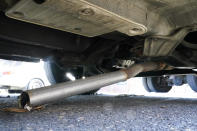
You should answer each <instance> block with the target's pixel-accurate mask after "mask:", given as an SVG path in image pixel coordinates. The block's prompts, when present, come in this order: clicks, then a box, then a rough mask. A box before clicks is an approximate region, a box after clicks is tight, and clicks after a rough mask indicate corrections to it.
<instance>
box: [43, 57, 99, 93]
mask: <svg viewBox="0 0 197 131" xmlns="http://www.w3.org/2000/svg"><path fill="white" fill-rule="evenodd" d="M44 69H45V72H46V75H47V78H48V80H49V82H50V83H51V84H52V85H54V84H57V83H61V82H66V81H70V79H69V78H67V76H66V74H67V73H71V74H72V75H73V76H74V77H75V78H76V79H81V78H83V77H89V76H93V75H97V74H101V73H102V72H100V71H99V70H98V69H97V68H96V67H75V68H62V67H61V66H59V65H58V64H57V63H56V62H55V61H53V60H51V59H50V60H47V61H45V62H44ZM97 91H98V90H95V91H91V92H87V93H84V94H83V95H90V94H94V93H96V92H97Z"/></svg>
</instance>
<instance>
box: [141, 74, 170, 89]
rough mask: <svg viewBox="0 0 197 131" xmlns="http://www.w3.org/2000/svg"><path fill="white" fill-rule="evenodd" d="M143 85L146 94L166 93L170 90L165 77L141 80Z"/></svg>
mask: <svg viewBox="0 0 197 131" xmlns="http://www.w3.org/2000/svg"><path fill="white" fill-rule="evenodd" d="M143 84H144V88H145V89H146V91H148V92H158V93H166V92H169V91H170V90H171V89H172V86H169V85H168V81H167V78H165V77H147V78H143Z"/></svg>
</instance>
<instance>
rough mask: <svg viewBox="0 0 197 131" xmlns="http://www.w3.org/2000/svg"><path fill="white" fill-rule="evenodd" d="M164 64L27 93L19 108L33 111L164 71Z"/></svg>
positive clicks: (141, 67)
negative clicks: (150, 72)
mask: <svg viewBox="0 0 197 131" xmlns="http://www.w3.org/2000/svg"><path fill="white" fill-rule="evenodd" d="M163 67H164V64H161V63H155V62H147V63H142V64H135V65H133V66H131V67H130V68H128V69H124V70H120V71H115V72H112V73H106V74H101V75H97V76H92V77H88V78H86V79H79V80H76V81H74V82H73V81H69V82H64V83H60V84H56V85H52V86H48V87H45V88H39V89H34V90H29V91H25V92H23V93H22V94H21V96H20V97H19V106H20V107H21V108H26V109H31V107H34V106H39V105H42V104H47V103H51V102H55V101H57V100H61V99H63V98H66V97H70V96H74V95H78V94H83V93H86V92H90V91H93V90H97V89H100V88H101V87H104V86H108V85H112V84H115V83H118V82H121V81H125V80H127V79H129V78H132V77H135V76H136V75H138V74H139V73H141V72H147V71H153V70H160V69H163Z"/></svg>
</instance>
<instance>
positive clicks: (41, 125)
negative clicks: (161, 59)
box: [0, 96, 197, 131]
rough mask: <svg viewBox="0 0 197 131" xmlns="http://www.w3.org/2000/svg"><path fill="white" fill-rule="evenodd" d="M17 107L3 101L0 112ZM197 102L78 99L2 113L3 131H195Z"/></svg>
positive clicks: (151, 99) (155, 98)
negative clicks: (40, 107) (29, 110)
mask: <svg viewBox="0 0 197 131" xmlns="http://www.w3.org/2000/svg"><path fill="white" fill-rule="evenodd" d="M7 107H17V100H16V99H5V98H0V109H2V108H7ZM196 111H197V99H181V98H159V97H144V96H117V97H110V96H77V97H71V98H67V99H64V100H62V101H59V102H58V103H54V104H49V105H47V106H46V107H45V108H44V109H41V110H36V111H32V112H25V113H14V112H4V111H0V130H1V131H21V130H22V131H38V130H39V131H46V130H47V131H65V130H66V131H112V130H116V131H142V130H146V131H158V130H159V131H168V130H169V131H177V130H182V131H195V130H196V129H197V113H196Z"/></svg>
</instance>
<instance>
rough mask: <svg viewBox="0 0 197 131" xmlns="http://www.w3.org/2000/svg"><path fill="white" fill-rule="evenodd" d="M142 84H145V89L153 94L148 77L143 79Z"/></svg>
mask: <svg viewBox="0 0 197 131" xmlns="http://www.w3.org/2000/svg"><path fill="white" fill-rule="evenodd" d="M142 83H143V86H144V89H145V90H146V91H147V92H151V90H150V89H149V87H148V84H147V78H146V77H144V78H142Z"/></svg>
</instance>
